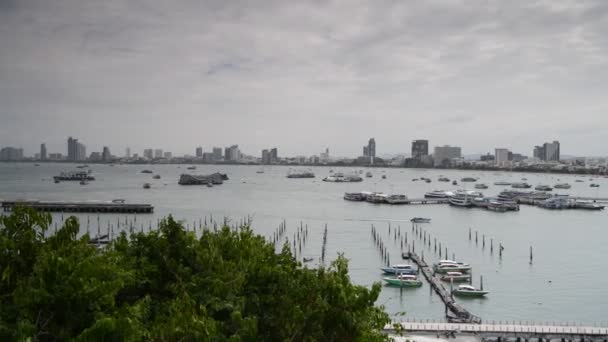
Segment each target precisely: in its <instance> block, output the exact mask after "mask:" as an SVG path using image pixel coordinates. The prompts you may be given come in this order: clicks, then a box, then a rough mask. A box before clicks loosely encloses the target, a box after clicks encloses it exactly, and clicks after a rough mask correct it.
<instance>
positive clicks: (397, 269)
mask: <svg viewBox="0 0 608 342" xmlns="http://www.w3.org/2000/svg"><path fill="white" fill-rule="evenodd" d="M380 269H381V270H382V272H384V273H388V274H413V275H415V274H417V273H418V272H417V271H416V270H415V269H414V267H413V266H412V265H408V264H398V265H392V266H389V267H382V268H380Z"/></svg>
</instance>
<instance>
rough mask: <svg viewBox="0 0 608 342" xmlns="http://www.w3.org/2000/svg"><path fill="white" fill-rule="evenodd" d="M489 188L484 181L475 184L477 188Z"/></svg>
mask: <svg viewBox="0 0 608 342" xmlns="http://www.w3.org/2000/svg"><path fill="white" fill-rule="evenodd" d="M487 188H488V186H487V185H485V184H483V183H479V184H475V189H487Z"/></svg>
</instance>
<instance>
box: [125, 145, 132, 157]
mask: <svg viewBox="0 0 608 342" xmlns="http://www.w3.org/2000/svg"><path fill="white" fill-rule="evenodd" d="M125 157H127V159H130V158H131V148H130V147H127V149H126V150H125Z"/></svg>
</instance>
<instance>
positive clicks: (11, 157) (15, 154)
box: [0, 147, 23, 161]
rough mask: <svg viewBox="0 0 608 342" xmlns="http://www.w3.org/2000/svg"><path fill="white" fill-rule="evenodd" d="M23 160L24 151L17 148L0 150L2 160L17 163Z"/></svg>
mask: <svg viewBox="0 0 608 342" xmlns="http://www.w3.org/2000/svg"><path fill="white" fill-rule="evenodd" d="M22 159H23V149H22V148H15V147H4V148H3V149H1V150H0V160H2V161H17V160H22Z"/></svg>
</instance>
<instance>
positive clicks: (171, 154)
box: [163, 152, 173, 159]
mask: <svg viewBox="0 0 608 342" xmlns="http://www.w3.org/2000/svg"><path fill="white" fill-rule="evenodd" d="M163 157H165V159H171V158H173V153H171V152H165V153H164V154H163Z"/></svg>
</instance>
